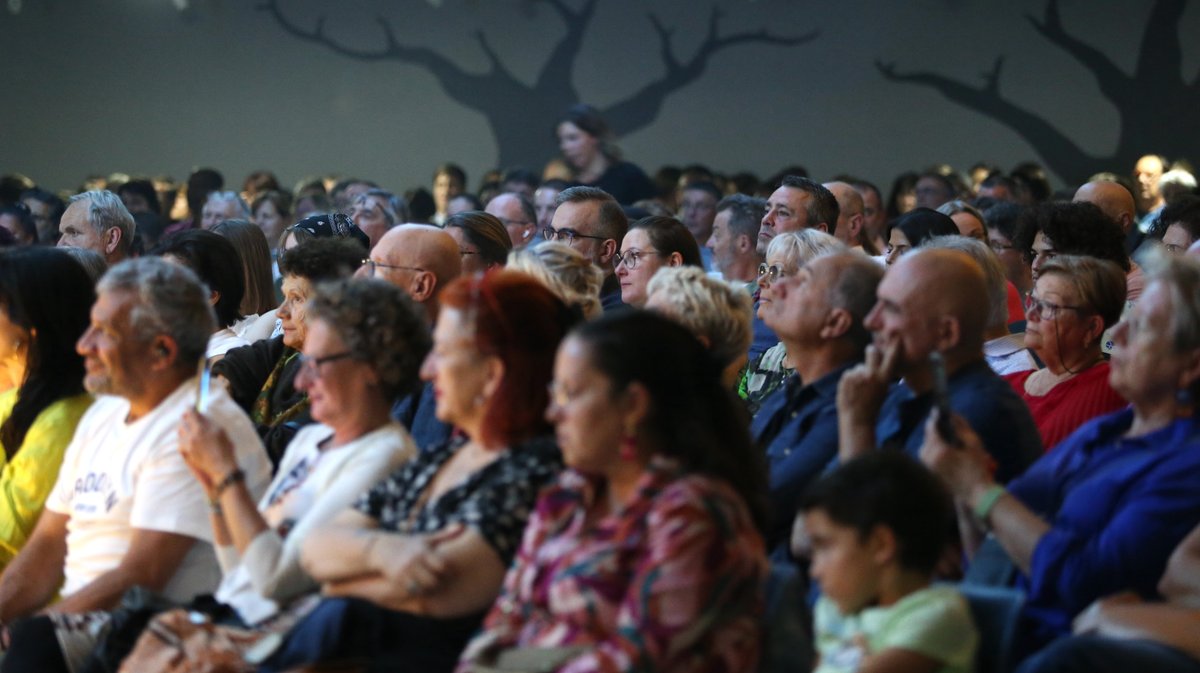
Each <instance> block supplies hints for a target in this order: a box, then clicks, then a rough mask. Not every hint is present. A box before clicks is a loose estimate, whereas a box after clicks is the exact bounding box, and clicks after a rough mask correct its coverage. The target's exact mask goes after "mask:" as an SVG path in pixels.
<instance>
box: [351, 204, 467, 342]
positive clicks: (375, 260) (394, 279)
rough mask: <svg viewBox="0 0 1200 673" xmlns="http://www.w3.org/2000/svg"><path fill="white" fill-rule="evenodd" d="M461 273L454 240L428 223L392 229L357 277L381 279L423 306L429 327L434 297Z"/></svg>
mask: <svg viewBox="0 0 1200 673" xmlns="http://www.w3.org/2000/svg"><path fill="white" fill-rule="evenodd" d="M460 273H462V255H461V254H460V251H459V249H458V243H455V242H454V238H452V237H451V236H450V234H447V233H446V232H445V231H443V230H442V229H439V228H438V227H435V226H432V225H428V224H402V225H400V226H398V227H394V228H392V229H390V230H388V232H387V233H386V234H384V235H383V237H382V238H380V239H379V243H378V244H376V245H375V247H374V248H373V249H372V250H371V257H370V259H369V261H368V262H367V263H366V264H363V265H362V267H361V268H359V270H358V275H359V276H373V277H375V278H381V279H383V280H386V281H387V282H389V283H391V284H392V285H395V286H396V287H399V288H400V289H401V290H404V291H405V292H407V293H408V296H410V297H412V298H413V300H414V301H416V302H417V303H418V304H420V305H422V306H424V307H425V313H426V315H427V316H428V317H429V323H430V327H432V326H433V323H434V322H436V321H437V314H438V296H439V295H440V294H441V292H442V289H443V288H445V287H446V286H447V285H449V284H450V281H452V280H454V279H455V278H458V276H459V274H460Z"/></svg>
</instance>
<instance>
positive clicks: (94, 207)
mask: <svg viewBox="0 0 1200 673" xmlns="http://www.w3.org/2000/svg"><path fill="white" fill-rule="evenodd" d="M136 228H137V225H136V224H134V222H133V216H132V215H130V214H129V211H128V210H126V208H125V205H124V204H123V203H121V199H120V197H118V196H117V195H116V194H113V193H112V192H109V191H104V190H93V191H90V192H83V193H82V194H76V195H75V196H72V197H71V200H70V205H68V206H67V209H66V211H64V212H63V215H62V218H61V219H60V220H59V222H58V229H59V231H60V232H61V233H62V235H61V236H60V237H59V239H58V246H59V247H60V248H68V247H70V248H87V249H89V250H95V251H96V252H98V253H100V254H101V255H103V256H104V261H105V262H106V263H107V264H108V265H109V266H112V265H114V264H116V263H118V262H121V261H123V260H125V259H127V258H129V256H130V250H131V249H132V247H131V246H132V245H133V235H134V233H135V230H136Z"/></svg>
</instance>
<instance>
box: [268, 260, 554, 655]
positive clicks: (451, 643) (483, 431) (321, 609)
mask: <svg viewBox="0 0 1200 673" xmlns="http://www.w3.org/2000/svg"><path fill="white" fill-rule="evenodd" d="M573 322H574V317H573V313H572V312H571V311H570V310H568V309H567V307H566V306H565V305H564V304H563V303H562V301H560V300H559V299H558V298H557V297H555V296H554V295H553V294H552V293H551V292H550V291H549V290H548V289H546V288H545V287H544V286H542V285H541V284H540V283H539V282H538V281H537V280H535V279H533V278H532V277H530V276H527V275H525V274H522V273H516V272H510V271H504V270H500V271H494V272H492V273H489V274H486V275H483V276H471V277H464V278H459V279H458V280H456V281H454V282H453V283H451V284H450V285H448V286H447V287H446V289H445V291H444V292H443V294H442V308H441V310H440V311H439V313H438V318H437V325H436V327H435V328H434V333H433V350H432V351H431V352H430V353H429V355H428V357H427V358H426V359H425V363H424V365H422V368H421V376H422V378H424V379H426V380H429V381H432V382H433V388H434V396H435V398H436V400H437V412H436V413H437V417H438V419H439V420H442V421H444V422H446V423H449V424H452V425H454V426H456V427H457V428H458V430H459V434H458V435H456V437H455V438H453V439H452V440H450V442H449V443H447V444H445V445H442V446H440V447H434V448H432V449H431V450H427V451H425V452H423V453H422V454H420V455H419V456H418V457H417V458H415V459H413V461H412V462H410V463H408V464H406V465H405V466H403V467H401V468H400V469H399V470H397V471H396V472H393V473H392V474H391V475H390V476H388V477H387V478H386V479H384V480H383V481H382V482H381V483H379V484H377V485H376V486H375V487H374V488H372V489H371V490H370V491H368V492H367V493H366V494H365V495H364V496H363V497H361V498H360V499H359V500H358V502H357V503H356V504H355V506H354V507H353V508H350V509H347V510H344V511H343V512H342V514H341V515H339V516H338V517H337V518H336V519H335V520H334V521H332V522H330V524H329V525H327V526H326V527H325V528H324V529H322V530H320V531H318V532H316V533H314V534H313V535H311V536H309V538H308V540H307V541H306V542H305V544H304V549H303V555H302V562H303V565H304V568H305V569H306V570H307V571H308V572H309V574H311V575H312V577H313V578H315V579H316V580H317V581H318V582H320V583H321V584H322V587H323V593H324V595H325V598H324V599H323V600H322V601H321V604H320V605H319V606H318V607H317V609H316V610H315V611H314V612H312V613H311V614H310V615H308V616H307V617H306V618H305V619H304V620H303V621H301V622H300V623H299V624H298V625H297V626H296V627H295V628H294V629H292V631H291V632H290V634H289V635H288V636H287V639H286V642H285V643H284V645H283V647H282V648H281V649H280V650H279V651H278V652H277V653H275V654H274V655H273V656H272V657H271V659H269V660H268V661H267V662H266V663H265V665H264V666H263V667H262V668H260V670H263V671H282V670H293V669H294V668H296V667H298V666H302V665H307V664H338V663H345V662H349V661H358V662H362V661H371V662H372V663H373V665H374V666H375V667H377V668H379V670H388V671H422V672H426V673H437V672H438V671H449V670H450V669H451V668H452V667H453V665H454V662H455V661H457V659H458V655H459V653H460V652H461V651H462V648H463V646H464V645H465V644H466V642H467V639H468V638H469V637H470V635H471V634H472V633H473V632H474V631H475V630H476V629H478V627H479V623H480V621H481V620H482V617H483V613H484V611H485V610H486V609H487V608H488V606H490V605H491V604H492V602H493V601H494V600H495V598H496V595H497V593H498V592H499V590H500V583H501V581H502V580H503V577H504V571H505V569H506V568H507V567H508V566H509V564H510V562H511V561H512V557H513V554H514V553H515V551H516V548H517V546H518V544H519V543H520V540H521V535H522V532H523V531H524V528H525V521H526V518H527V517H528V515H529V512H530V511H531V510H532V508H533V505H534V501H535V498H536V496H537V493H538V491H539V490H540V489H541V487H542V486H544V485H545V484H547V483H548V482H549V481H550V480H552V479H553V478H554V477H556V476H557V475H558V473H559V471H560V470H561V468H562V459H561V456H560V455H559V451H558V447H557V446H555V444H554V442H553V441H552V439H551V438H550V427H549V424H548V423H547V421H546V420H545V418H544V417H543V413H544V411H545V408H546V404H547V402H548V400H549V392H548V390H547V386H548V384H549V383H550V378H551V371H552V367H553V361H554V353H555V350H556V349H557V347H558V344H559V342H560V341H561V340H562V338H563V337H564V335H565V334H566V333H567V330H568V329H569V328H570V327H571V325H572V324H573Z"/></svg>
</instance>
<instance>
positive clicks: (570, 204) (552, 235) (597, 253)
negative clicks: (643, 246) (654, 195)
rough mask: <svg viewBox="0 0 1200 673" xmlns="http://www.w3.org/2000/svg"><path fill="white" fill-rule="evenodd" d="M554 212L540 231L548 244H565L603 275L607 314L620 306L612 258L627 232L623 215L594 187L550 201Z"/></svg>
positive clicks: (564, 193)
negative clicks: (548, 224)
mask: <svg viewBox="0 0 1200 673" xmlns="http://www.w3.org/2000/svg"><path fill="white" fill-rule="evenodd" d="M554 201H555V203H557V204H558V208H557V209H556V210H555V211H554V219H553V220H551V221H550V226H549V227H546V228H545V229H543V230H542V234H543V236H544V237H545V238H546V240H549V241H559V242H560V243H566V244H567V245H569V246H571V247H572V248H574V249H575V250H578V251H579V252H581V253H583V255H584V256H585V257H587V258H588V259H590V260H592V264H595V265H596V266H597V267H598V268H599V269H600V270H601V271H602V272H603V273H604V282H603V283H602V284H601V285H600V304H601V306H603V307H604V310H606V311H608V310H611V309H613V308H616V307H618V306H620V305H621V285H620V283H619V282H618V281H617V276H616V270H615V268H614V267H613V256H614V255H616V253H617V251H618V250H619V249H620V246H621V243H620V242H621V239H623V238H625V233H626V231H627V230H628V229H629V219H628V218H626V217H625V211H623V210H621V206H620V204H618V203H617V200H616V199H614V198H613V197H612V195H611V194H609V193H608V192H606V191H604V190H603V189H598V188H596V187H571V188H569V189H564V190H563V191H561V192H559V194H558V196H557V197H555V199H554Z"/></svg>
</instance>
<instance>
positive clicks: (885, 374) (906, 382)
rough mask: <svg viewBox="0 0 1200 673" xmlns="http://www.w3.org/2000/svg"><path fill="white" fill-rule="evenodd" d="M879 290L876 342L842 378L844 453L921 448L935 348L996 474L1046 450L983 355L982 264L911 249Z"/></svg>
mask: <svg viewBox="0 0 1200 673" xmlns="http://www.w3.org/2000/svg"><path fill="white" fill-rule="evenodd" d="M876 294H877V297H878V299H877V301H876V303H875V307H874V308H873V309H871V312H870V313H869V314H867V318H866V320H865V321H864V322H863V324H864V325H865V326H866V327H867V329H869V330H871V332H872V333H873V341H874V343H873V345H871V346H869V347H868V348H867V352H866V357H865V361H864V362H863V364H861V365H858V366H857V367H855V368H853V369H851V370H850V371H848V372H846V374H845V375H843V376H842V380H841V382H840V383H839V385H838V402H837V406H838V441H839V451H838V453H839V459H840V460H842V461H843V462H844V461H846V460H849V459H851V458H853V457H855V456H858V455H861V454H862V453H864V452H866V451H871V450H874V449H876V448H882V449H902V450H904V451H906V452H908V453H909V454H910V455H912V456H914V457H915V456H916V455H917V453H918V452H919V451H920V448H921V443H922V441H923V440H924V438H925V431H926V421H927V419H928V417H929V416H930V414H932V413H933V409H934V402H935V400H934V397H935V393H934V385H935V376H936V371H935V366H934V364H933V361H932V356H933V355H934V354H935V353H936V354H938V355H939V356H940V357H941V359H942V362H943V363H944V372H945V376H946V396H947V401H948V402H949V405H950V408H951V409H952V410H953V411H954V413H956V414H959V415H961V416H963V417H964V418H965V419H966V421H967V423H968V424H970V426H971V428H972V429H973V430H974V431H975V432H976V433H977V434H978V435H979V436H980V438H981V439H982V440H983V446H984V449H985V450H986V451H987V452H988V454H990V455H991V457H992V460H993V461H994V463H995V466H996V472H995V476H996V479H997V480H998V481H1000V482H1007V481H1008V480H1010V479H1012V478H1013V477H1016V476H1018V475H1020V474H1021V473H1022V472H1024V471H1025V469H1026V468H1027V467H1028V466H1029V465H1030V464H1031V463H1033V461H1034V460H1036V459H1037V458H1038V457H1039V456H1040V455H1041V453H1042V442H1041V436H1040V434H1039V433H1038V429H1037V425H1036V424H1035V423H1034V421H1033V417H1032V416H1031V415H1030V413H1029V408H1028V407H1027V406H1025V403H1024V402H1023V401H1022V400H1021V398H1020V397H1018V396H1017V394H1016V392H1014V391H1013V389H1012V386H1010V385H1009V384H1008V383H1007V382H1006V381H1004V379H1002V378H1000V376H999V375H997V374H996V373H995V372H993V371H992V369H991V368H990V367H989V366H988V364H987V362H986V360H985V359H984V356H983V342H984V332H985V329H986V327H987V323H988V313H989V311H990V307H991V304H990V302H989V301H988V292H987V282H986V280H985V276H984V272H983V270H982V269H980V267H979V265H978V264H976V263H975V261H974V260H973V259H971V258H970V257H969V256H968V255H967V254H966V253H963V252H959V251H957V250H942V249H918V250H914V251H913V252H910V253H909V254H907V255H905V256H903V257H901V258H900V259H899V260H898V261H897V262H896V263H895V264H893V265H892V266H891V267H890V268H889V269H888V271H887V273H886V274H885V275H884V277H883V281H882V282H881V283H880V284H879V288H878V290H877V293H876ZM897 379H899V381H898V382H895V383H893V382H894V381H896V380H897Z"/></svg>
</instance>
